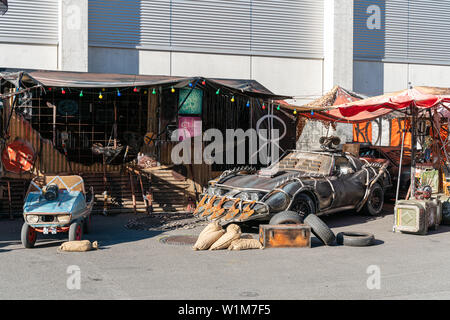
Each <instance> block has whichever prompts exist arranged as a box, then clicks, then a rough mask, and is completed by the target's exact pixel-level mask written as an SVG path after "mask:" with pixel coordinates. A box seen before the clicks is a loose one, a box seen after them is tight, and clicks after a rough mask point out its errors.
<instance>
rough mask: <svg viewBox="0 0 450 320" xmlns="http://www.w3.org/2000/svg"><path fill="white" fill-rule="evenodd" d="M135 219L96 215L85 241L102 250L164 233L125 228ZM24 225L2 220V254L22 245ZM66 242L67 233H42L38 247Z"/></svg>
mask: <svg viewBox="0 0 450 320" xmlns="http://www.w3.org/2000/svg"><path fill="white" fill-rule="evenodd" d="M134 217H138V216H137V215H129V214H123V215H115V216H107V217H105V216H101V215H94V216H93V217H92V231H91V232H90V233H89V234H84V235H83V239H87V240H91V241H98V242H99V244H100V246H101V247H102V248H107V247H110V246H113V245H117V244H121V243H130V242H135V241H140V240H143V239H149V238H153V237H155V236H158V235H159V234H161V233H162V231H147V230H130V229H127V228H125V225H126V223H127V221H128V220H129V219H130V218H134ZM22 225H23V218H22V217H20V218H15V219H13V220H10V219H9V218H7V219H0V235H1V236H0V252H2V251H7V250H11V249H9V248H8V247H10V246H15V245H20V246H21V245H22V244H21V240H20V232H21V229H22ZM64 241H67V233H59V234H56V235H43V234H41V233H40V234H38V239H37V241H36V247H37V248H47V247H57V246H60V245H61V244H62V243H63V242H64Z"/></svg>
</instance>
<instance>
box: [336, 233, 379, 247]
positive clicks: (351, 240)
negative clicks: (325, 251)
mask: <svg viewBox="0 0 450 320" xmlns="http://www.w3.org/2000/svg"><path fill="white" fill-rule="evenodd" d="M374 241H375V236H374V235H373V234H371V233H366V232H354V231H352V232H349V231H346V232H339V233H338V234H337V236H336V242H337V244H340V245H344V246H352V247H365V246H370V245H372V244H373V243H374Z"/></svg>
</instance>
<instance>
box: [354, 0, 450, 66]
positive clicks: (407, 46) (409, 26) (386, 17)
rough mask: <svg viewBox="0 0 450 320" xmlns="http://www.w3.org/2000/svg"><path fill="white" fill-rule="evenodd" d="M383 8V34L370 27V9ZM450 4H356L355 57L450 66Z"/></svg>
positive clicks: (381, 0)
mask: <svg viewBox="0 0 450 320" xmlns="http://www.w3.org/2000/svg"><path fill="white" fill-rule="evenodd" d="M372 4H376V5H379V6H380V7H381V8H382V19H383V23H382V30H380V31H377V30H369V29H367V27H366V20H367V17H368V14H367V13H366V9H367V7H368V6H369V5H372ZM448 12H450V1H447V0H427V1H423V0H389V1H385V0H371V1H369V0H355V1H354V57H355V59H373V60H383V61H386V62H409V63H434V64H450V39H449V37H448V30H450V19H449V18H448V17H449V16H448Z"/></svg>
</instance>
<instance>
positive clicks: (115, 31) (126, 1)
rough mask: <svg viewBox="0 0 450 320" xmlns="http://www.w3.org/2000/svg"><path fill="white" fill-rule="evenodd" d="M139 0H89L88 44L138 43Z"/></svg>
mask: <svg viewBox="0 0 450 320" xmlns="http://www.w3.org/2000/svg"><path fill="white" fill-rule="evenodd" d="M140 3H141V1H139V0H90V1H89V3H88V6H89V9H88V17H89V18H88V30H89V44H90V45H103V46H111V47H130V48H132V47H136V46H138V45H139V44H140V28H141V26H140V20H141V19H140V16H141V11H140Z"/></svg>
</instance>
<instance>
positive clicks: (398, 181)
mask: <svg viewBox="0 0 450 320" xmlns="http://www.w3.org/2000/svg"><path fill="white" fill-rule="evenodd" d="M405 123H406V122H405ZM405 134H406V127H405V128H403V135H402V147H401V150H400V163H399V165H398V178H397V190H396V192H395V204H396V205H397V201H398V194H399V191H400V176H401V174H402V163H403V148H404V145H405Z"/></svg>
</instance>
